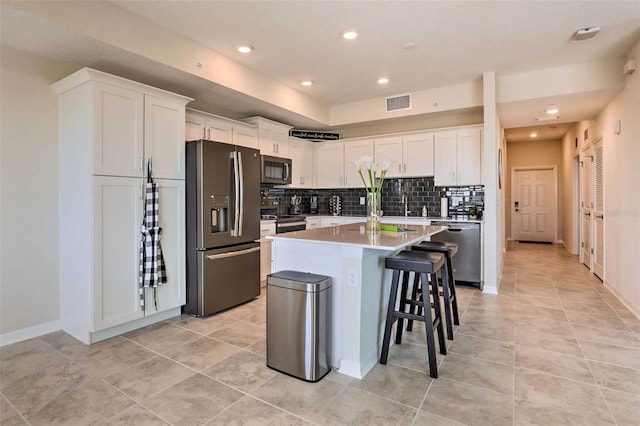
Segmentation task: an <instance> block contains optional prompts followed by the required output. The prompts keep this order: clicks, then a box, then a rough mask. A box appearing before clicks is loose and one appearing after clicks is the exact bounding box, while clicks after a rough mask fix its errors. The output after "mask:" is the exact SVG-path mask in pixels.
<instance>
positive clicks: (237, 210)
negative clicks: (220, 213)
mask: <svg viewBox="0 0 640 426" xmlns="http://www.w3.org/2000/svg"><path fill="white" fill-rule="evenodd" d="M231 159H232V161H233V186H234V191H235V199H234V204H233V229H231V236H232V237H237V236H238V219H239V216H240V202H239V196H240V181H239V179H238V172H239V167H238V153H237V152H236V151H233V152H232V153H231Z"/></svg>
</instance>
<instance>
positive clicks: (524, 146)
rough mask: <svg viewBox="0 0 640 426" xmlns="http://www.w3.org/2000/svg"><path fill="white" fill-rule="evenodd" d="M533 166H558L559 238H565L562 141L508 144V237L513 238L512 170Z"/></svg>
mask: <svg viewBox="0 0 640 426" xmlns="http://www.w3.org/2000/svg"><path fill="white" fill-rule="evenodd" d="M531 166H556V170H557V176H558V218H557V219H558V222H557V229H558V234H557V235H558V239H559V240H562V239H563V226H562V225H563V224H562V218H563V203H562V199H563V197H564V186H563V169H564V165H563V161H562V141H561V140H549V141H528V142H511V143H508V144H507V167H506V169H505V181H506V188H505V222H506V233H507V237H508V238H509V239H510V238H511V212H512V210H513V209H512V207H513V200H512V199H511V171H512V169H513V168H514V167H531Z"/></svg>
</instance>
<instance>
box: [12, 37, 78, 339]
mask: <svg viewBox="0 0 640 426" xmlns="http://www.w3.org/2000/svg"><path fill="white" fill-rule="evenodd" d="M0 54H1V58H2V61H0V76H1V79H0V81H1V106H2V118H1V133H0V135H1V163H2V166H1V168H0V188H1V199H2V203H1V216H0V221H1V223H0V232H1V236H2V238H1V239H0V264H1V265H2V267H1V269H0V338H1V339H2V343H8V342H10V341H11V340H16V339H20V338H24V337H25V336H24V335H23V336H21V337H16V336H15V332H18V331H19V332H20V333H29V329H31V328H32V333H33V334H35V335H37V334H42V332H46V331H49V330H51V329H53V330H55V329H57V321H58V318H59V307H58V306H59V301H58V300H59V297H58V293H59V282H58V97H57V95H56V94H55V92H54V91H53V90H52V89H51V88H50V87H49V85H50V84H51V83H53V82H55V81H57V80H59V79H60V78H61V77H63V76H65V75H66V74H68V73H70V71H71V70H72V68H69V67H67V66H65V65H61V64H58V63H54V62H51V61H48V60H45V59H42V58H39V57H36V56H33V55H29V54H24V53H22V52H18V51H15V50H11V49H7V48H2V50H1V51H0ZM12 332H13V333H14V334H11V333H12ZM12 336H13V337H12ZM26 337H28V336H26Z"/></svg>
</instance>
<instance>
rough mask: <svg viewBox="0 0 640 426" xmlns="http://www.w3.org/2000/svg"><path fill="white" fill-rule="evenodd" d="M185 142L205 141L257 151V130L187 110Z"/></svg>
mask: <svg viewBox="0 0 640 426" xmlns="http://www.w3.org/2000/svg"><path fill="white" fill-rule="evenodd" d="M185 125H186V128H185V134H186V140H188V141H192V140H197V139H207V140H211V141H216V142H223V143H228V144H234V145H239V146H244V147H247V148H253V149H258V148H259V146H258V128H257V127H256V126H254V125H252V124H247V123H241V122H239V121H235V120H231V119H229V118H225V117H219V116H217V115H213V114H208V113H206V112H201V111H196V110H192V109H187V114H186V123H185Z"/></svg>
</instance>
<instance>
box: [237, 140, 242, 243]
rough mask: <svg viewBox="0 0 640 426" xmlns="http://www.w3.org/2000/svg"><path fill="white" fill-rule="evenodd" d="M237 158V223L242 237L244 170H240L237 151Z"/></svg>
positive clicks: (239, 158)
mask: <svg viewBox="0 0 640 426" xmlns="http://www.w3.org/2000/svg"><path fill="white" fill-rule="evenodd" d="M236 155H237V156H238V177H239V180H240V194H239V196H238V205H239V206H240V220H239V221H238V236H239V237H240V236H242V225H243V224H244V170H243V168H242V153H241V152H240V151H237V154H236Z"/></svg>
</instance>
